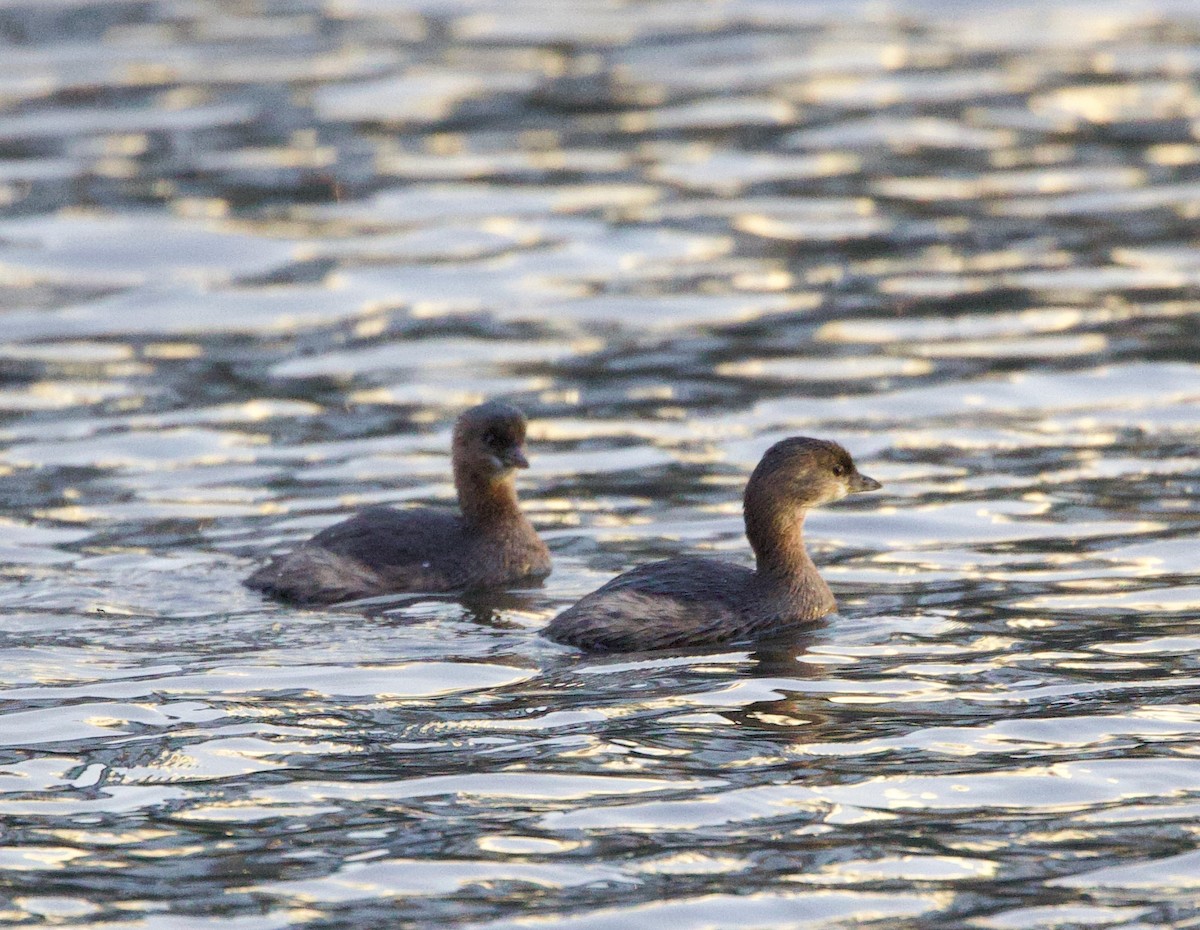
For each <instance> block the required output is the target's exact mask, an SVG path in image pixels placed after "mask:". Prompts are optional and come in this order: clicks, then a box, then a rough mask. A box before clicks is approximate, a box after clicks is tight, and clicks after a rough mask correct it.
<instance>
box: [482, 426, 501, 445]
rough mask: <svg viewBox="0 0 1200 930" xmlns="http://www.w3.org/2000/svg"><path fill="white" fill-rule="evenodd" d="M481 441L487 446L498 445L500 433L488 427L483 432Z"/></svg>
mask: <svg viewBox="0 0 1200 930" xmlns="http://www.w3.org/2000/svg"><path fill="white" fill-rule="evenodd" d="M483 441H484V442H486V443H487V444H488V445H489V446H498V445H500V434H499V433H497V432H496V431H495V430H494V429H490V430H488V431H487V432H486V433H484V434H483Z"/></svg>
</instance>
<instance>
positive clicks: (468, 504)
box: [454, 467, 525, 528]
mask: <svg viewBox="0 0 1200 930" xmlns="http://www.w3.org/2000/svg"><path fill="white" fill-rule="evenodd" d="M454 487H455V490H457V492H458V506H459V507H460V508H462V512H463V517H464V518H465V519H466V521H467V522H468V523H470V524H472V525H474V526H478V527H480V528H488V527H492V526H496V525H501V524H511V523H512V522H513V521H514V520H516V521H518V522H519V521H523V520H524V519H525V517H524V515H523V514H522V513H521V507H520V504H518V503H517V486H516V481H515V480H514V478H513V476H512V475H507V476H505V477H497V476H496V475H494V474H493V475H488V476H484V475H480V474H478V473H476V472H473V471H471V470H470V469H467V468H459V467H456V468H455V469H454Z"/></svg>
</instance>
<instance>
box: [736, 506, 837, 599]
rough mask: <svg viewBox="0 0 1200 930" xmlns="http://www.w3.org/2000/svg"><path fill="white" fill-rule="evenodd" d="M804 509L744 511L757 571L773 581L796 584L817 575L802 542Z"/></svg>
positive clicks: (800, 583)
mask: <svg viewBox="0 0 1200 930" xmlns="http://www.w3.org/2000/svg"><path fill="white" fill-rule="evenodd" d="M804 517H805V511H804V510H799V509H796V508H795V507H790V508H787V510H783V509H778V510H776V509H771V510H768V512H767V513H765V514H763V513H761V512H752V511H751V510H749V509H748V510H747V513H746V537H747V538H748V539H749V540H750V548H752V549H753V550H754V558H755V561H756V563H757V569H758V573H759V574H760V575H761V576H762V577H763V578H764V579H768V580H770V581H772V582H774V583H776V584H780V585H784V586H786V587H789V588H791V587H797V586H799V585H802V584H804V583H805V582H806V581H808V580H810V579H811V578H813V577H819V576H817V567H816V565H814V564H813V561H812V559H811V558H810V557H809V554H808V549H807V548H806V547H805V545H804Z"/></svg>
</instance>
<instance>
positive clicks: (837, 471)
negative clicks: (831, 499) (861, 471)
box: [833, 465, 846, 478]
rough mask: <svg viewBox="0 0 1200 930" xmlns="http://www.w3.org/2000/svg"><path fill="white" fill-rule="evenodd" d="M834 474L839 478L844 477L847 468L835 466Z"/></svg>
mask: <svg viewBox="0 0 1200 930" xmlns="http://www.w3.org/2000/svg"><path fill="white" fill-rule="evenodd" d="M833 473H834V474H835V475H837V476H838V477H839V478H840V477H842V475H844V474H846V466H845V465H834V466H833Z"/></svg>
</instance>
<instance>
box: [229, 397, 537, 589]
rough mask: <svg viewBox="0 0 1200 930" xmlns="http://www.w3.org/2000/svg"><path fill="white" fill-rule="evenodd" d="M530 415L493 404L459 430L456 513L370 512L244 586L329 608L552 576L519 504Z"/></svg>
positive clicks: (465, 417) (473, 412)
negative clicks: (519, 477)
mask: <svg viewBox="0 0 1200 930" xmlns="http://www.w3.org/2000/svg"><path fill="white" fill-rule="evenodd" d="M525 427H526V422H525V416H524V415H523V414H522V413H521V411H519V410H518V409H517V408H516V407H513V406H511V405H509V404H505V403H501V402H499V401H491V402H489V403H486V404H481V405H479V406H478V407H472V408H471V409H470V410H467V411H466V412H465V413H463V414H462V415H461V416H460V417H459V418H458V421H457V422H456V423H455V425H454V438H453V443H452V449H451V453H452V460H453V465H454V486H455V489H456V490H457V492H458V503H459V508H460V512H459V513H454V512H452V511H449V510H442V509H436V508H431V507H417V508H412V509H408V510H397V509H395V508H393V507H368V508H367V509H365V510H362V511H360V512H359V513H357V514H356V515H355V516H353V517H351V518H350V519H349V520H345V521H343V522H341V523H338V524H335V525H334V526H331V527H329V528H327V529H325V530H322V531H321V532H320V533H318V534H317V535H316V536H314V537H313V538H312V539H310V540H308V541H307V542H304V543H302V544H301V545H299V546H298V547H297V548H296V549H294V550H292V551H291V552H289V553H286V554H285V555H281V556H278V557H276V558H275V559H273V560H272V561H271V562H270V563H268V564H267V565H265V566H263V567H262V568H260V569H259V570H258V571H256V572H255V573H254V574H253V575H251V576H250V577H249V578H247V579H246V582H245V583H246V585H247V586H248V587H251V588H254V589H255V590H257V591H262V592H263V593H265V594H269V595H271V596H272V597H276V598H279V599H280V600H285V601H290V602H292V603H296V604H333V603H336V602H338V601H348V600H355V599H358V598H363V597H375V596H377V595H382V594H393V593H399V592H404V591H420V592H434V591H454V590H466V589H473V588H488V587H500V586H503V585H507V584H511V583H513V582H517V581H521V580H522V579H531V578H541V577H544V576H545V575H547V574H549V572H550V553H549V551H548V550H547V549H546V546H545V544H544V543H543V542H542V541H541V539H539V538H538V535H537V532H536V531H535V530H534V528H533V526H532V525H531V524H530V522H529V520H528V519H527V518H526V517H525V515H524V514H523V513H522V512H521V508H520V505H519V504H518V503H517V492H516V485H515V472H516V469H518V468H528V467H529V462H528V460H527V459H526V458H525V445H524V443H525Z"/></svg>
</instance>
